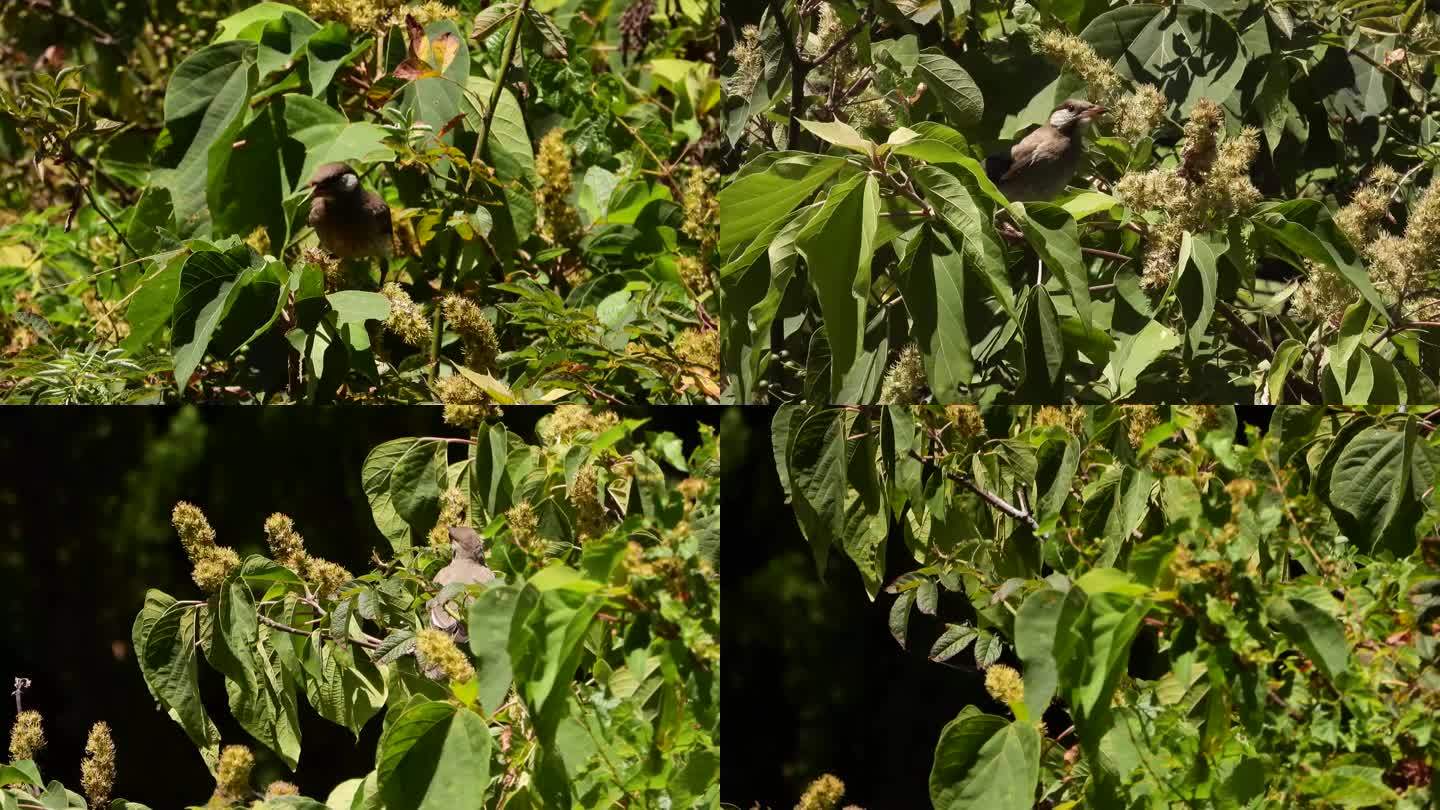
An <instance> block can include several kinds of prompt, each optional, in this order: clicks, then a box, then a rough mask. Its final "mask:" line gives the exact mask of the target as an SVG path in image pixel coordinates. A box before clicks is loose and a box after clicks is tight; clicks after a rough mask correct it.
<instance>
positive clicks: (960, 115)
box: [915, 50, 985, 127]
mask: <svg viewBox="0 0 1440 810" xmlns="http://www.w3.org/2000/svg"><path fill="white" fill-rule="evenodd" d="M915 76H916V77H917V78H919V79H921V80H922V81H924V82H925V85H926V87H928V88H929V90H930V92H933V93H934V94H935V96H936V97H937V98H939V99H940V106H941V108H942V109H943V110H944V111H945V116H946V119H947V120H948V121H949V123H951V124H954V125H955V126H958V127H971V126H974V125H976V124H978V123H980V119H981V117H982V116H984V114H985V99H984V97H983V96H982V95H981V94H980V88H979V87H977V86H976V85H975V80H974V79H971V78H970V74H969V73H966V72H965V69H964V68H962V67H960V66H959V65H957V64H955V60H953V59H951V58H950V57H948V56H946V55H945V54H943V53H940V52H939V51H928V50H927V51H924V52H922V53H921V54H920V55H919V56H918V57H917V58H916V60H915Z"/></svg>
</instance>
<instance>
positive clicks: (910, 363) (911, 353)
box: [880, 343, 926, 405]
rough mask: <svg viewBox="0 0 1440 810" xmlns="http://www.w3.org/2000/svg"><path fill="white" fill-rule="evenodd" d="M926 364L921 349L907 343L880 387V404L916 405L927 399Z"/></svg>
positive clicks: (886, 373)
mask: <svg viewBox="0 0 1440 810" xmlns="http://www.w3.org/2000/svg"><path fill="white" fill-rule="evenodd" d="M925 382H926V381H925V364H924V363H923V362H922V358H921V356H920V347H919V346H917V345H915V344H914V343H907V344H906V345H905V348H903V349H901V350H900V355H899V356H898V357H896V358H895V362H893V363H891V364H890V368H889V370H887V371H886V372H885V382H884V383H883V384H882V385H881V386H880V404H882V405H914V404H917V403H919V402H921V401H923V400H924V399H925Z"/></svg>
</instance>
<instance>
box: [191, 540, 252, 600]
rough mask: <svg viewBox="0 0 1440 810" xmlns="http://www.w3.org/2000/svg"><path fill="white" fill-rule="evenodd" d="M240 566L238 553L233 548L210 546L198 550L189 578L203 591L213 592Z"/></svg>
mask: <svg viewBox="0 0 1440 810" xmlns="http://www.w3.org/2000/svg"><path fill="white" fill-rule="evenodd" d="M239 567H240V555H238V554H236V553H235V549H233V548H230V547H228V546H210V547H208V548H203V549H201V550H200V556H199V557H197V558H196V560H195V568H194V569H193V570H192V571H191V572H190V578H191V579H193V580H195V584H196V585H198V586H200V590H202V591H204V592H205V593H214V592H216V591H218V590H220V586H221V585H224V584H225V580H226V579H229V578H230V574H231V573H233V572H234V571H235V569H236V568H239Z"/></svg>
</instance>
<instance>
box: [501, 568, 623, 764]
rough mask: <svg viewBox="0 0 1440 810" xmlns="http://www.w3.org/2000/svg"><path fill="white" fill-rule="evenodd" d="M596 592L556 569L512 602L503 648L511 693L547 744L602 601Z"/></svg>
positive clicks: (593, 584) (593, 586) (594, 585)
mask: <svg viewBox="0 0 1440 810" xmlns="http://www.w3.org/2000/svg"><path fill="white" fill-rule="evenodd" d="M600 587H601V585H600V584H599V583H596V582H591V581H589V580H586V579H584V578H583V577H581V576H580V574H579V572H577V571H574V570H573V569H570V568H567V567H566V566H564V565H560V564H555V565H552V566H550V567H549V568H546V569H544V570H542V571H541V572H540V573H538V574H536V575H535V576H533V577H531V579H530V581H529V582H528V583H527V584H526V585H525V587H524V589H523V590H521V592H520V595H519V597H518V598H517V599H516V601H515V613H514V616H513V617H512V619H511V623H510V638H509V643H508V647H509V652H510V662H511V666H512V668H513V671H514V674H515V688H516V690H517V691H518V692H519V693H520V696H521V698H523V699H524V700H525V702H526V705H527V706H528V707H529V709H530V716H531V717H532V718H534V719H535V726H536V731H537V733H538V734H539V736H540V739H541V740H542V742H545V743H547V744H548V743H549V742H550V741H551V740H553V737H554V734H555V730H556V727H557V726H558V724H559V722H560V720H561V719H562V718H563V717H564V710H565V701H566V699H567V698H568V696H569V694H570V692H569V688H570V687H569V683H570V680H571V679H572V678H573V677H574V675H575V668H576V666H577V665H578V664H579V660H580V655H581V653H583V652H584V646H583V644H582V642H583V641H584V640H585V635H586V633H587V631H588V630H589V629H590V624H591V622H592V621H593V620H594V618H595V613H596V612H597V611H598V610H599V609H600V606H601V605H602V604H603V602H604V599H603V598H602V596H601V595H599V594H597V593H595V591H596V589H598V588H600Z"/></svg>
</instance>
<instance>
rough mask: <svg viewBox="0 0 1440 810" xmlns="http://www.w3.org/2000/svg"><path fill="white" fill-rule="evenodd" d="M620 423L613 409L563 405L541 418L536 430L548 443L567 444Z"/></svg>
mask: <svg viewBox="0 0 1440 810" xmlns="http://www.w3.org/2000/svg"><path fill="white" fill-rule="evenodd" d="M618 424H620V417H619V416H616V415H615V414H614V413H613V412H611V411H592V410H591V409H590V406H589V405H561V406H559V407H558V408H556V409H555V410H554V411H552V412H551V413H550V415H549V416H547V417H545V418H544V419H542V420H540V425H539V427H538V428H536V432H537V433H539V434H540V438H541V439H542V440H544V442H545V443H546V444H566V443H568V442H571V441H573V440H574V439H576V438H577V437H581V436H583V434H590V435H591V436H599V435H600V434H602V433H604V432H605V431H607V430H609V429H610V428H612V427H615V426H616V425H618Z"/></svg>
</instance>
